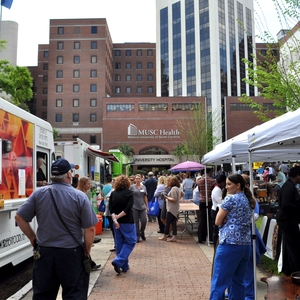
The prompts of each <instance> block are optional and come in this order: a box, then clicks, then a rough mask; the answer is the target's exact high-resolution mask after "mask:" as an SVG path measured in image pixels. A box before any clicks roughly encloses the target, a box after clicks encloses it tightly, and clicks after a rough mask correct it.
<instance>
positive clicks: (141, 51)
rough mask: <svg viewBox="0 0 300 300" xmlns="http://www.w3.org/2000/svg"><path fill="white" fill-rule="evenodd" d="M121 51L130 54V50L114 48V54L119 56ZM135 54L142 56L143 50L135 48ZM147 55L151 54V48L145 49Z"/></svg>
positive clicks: (126, 54)
mask: <svg viewBox="0 0 300 300" xmlns="http://www.w3.org/2000/svg"><path fill="white" fill-rule="evenodd" d="M122 52H125V56H131V54H132V50H129V49H126V50H123V51H122V50H115V56H121V54H122ZM136 56H143V50H142V49H138V50H136ZM147 56H153V50H152V49H147Z"/></svg>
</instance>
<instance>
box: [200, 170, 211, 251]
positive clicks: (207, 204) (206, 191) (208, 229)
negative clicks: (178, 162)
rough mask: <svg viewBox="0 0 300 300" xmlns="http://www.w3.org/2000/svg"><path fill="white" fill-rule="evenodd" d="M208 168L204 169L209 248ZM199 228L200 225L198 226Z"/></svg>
mask: <svg viewBox="0 0 300 300" xmlns="http://www.w3.org/2000/svg"><path fill="white" fill-rule="evenodd" d="M206 175H207V173H206V168H205V169H204V178H205V199H206V200H205V202H206V227H207V237H206V239H207V245H208V246H209V218H208V192H207V177H206ZM198 226H199V225H198Z"/></svg>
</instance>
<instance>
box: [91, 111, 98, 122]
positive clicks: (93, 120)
mask: <svg viewBox="0 0 300 300" xmlns="http://www.w3.org/2000/svg"><path fill="white" fill-rule="evenodd" d="M90 122H97V114H95V113H93V114H90Z"/></svg>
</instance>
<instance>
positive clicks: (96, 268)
mask: <svg viewBox="0 0 300 300" xmlns="http://www.w3.org/2000/svg"><path fill="white" fill-rule="evenodd" d="M100 267H101V264H95V265H93V266H92V271H96V270H98V269H99V268H100Z"/></svg>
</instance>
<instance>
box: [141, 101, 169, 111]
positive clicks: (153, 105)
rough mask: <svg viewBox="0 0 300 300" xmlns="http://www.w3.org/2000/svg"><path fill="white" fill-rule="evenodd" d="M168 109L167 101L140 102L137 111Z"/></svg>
mask: <svg viewBox="0 0 300 300" xmlns="http://www.w3.org/2000/svg"><path fill="white" fill-rule="evenodd" d="M162 110H168V103H140V104H139V111H162Z"/></svg>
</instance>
